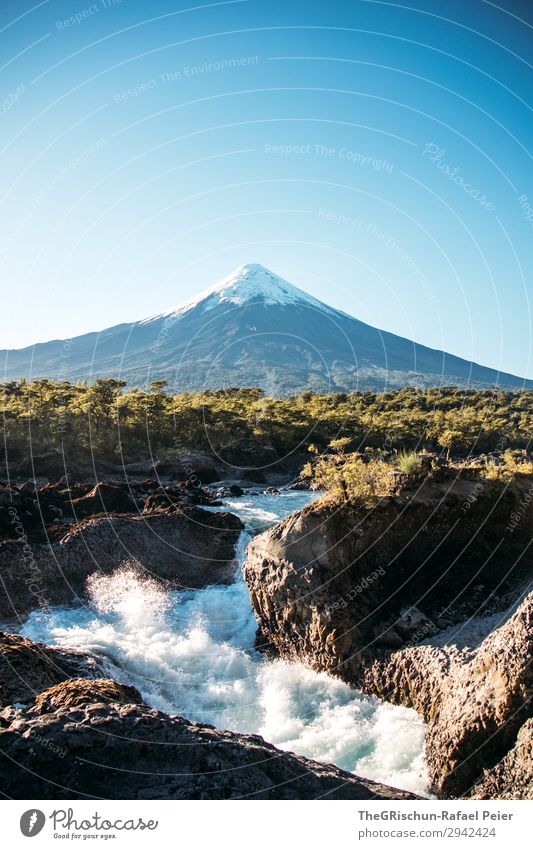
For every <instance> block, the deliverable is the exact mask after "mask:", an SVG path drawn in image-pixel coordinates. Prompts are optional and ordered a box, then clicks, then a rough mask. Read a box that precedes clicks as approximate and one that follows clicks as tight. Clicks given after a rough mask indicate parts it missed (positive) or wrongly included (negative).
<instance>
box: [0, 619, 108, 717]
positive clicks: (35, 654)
mask: <svg viewBox="0 0 533 849" xmlns="http://www.w3.org/2000/svg"><path fill="white" fill-rule="evenodd" d="M99 674H101V667H100V665H99V663H98V662H97V661H96V660H95V658H93V657H91V656H90V655H88V654H84V653H83V652H78V651H66V650H64V649H57V648H52V647H51V646H45V645H43V644H42V643H34V642H32V640H28V639H27V638H26V637H20V636H19V635H18V634H5V633H2V632H0V705H1V706H2V707H4V706H6V705H11V704H15V703H19V702H20V703H22V704H27V703H28V702H31V701H32V700H33V699H34V698H35V696H36V695H37V694H38V693H41V692H42V691H43V690H47V689H48V688H49V687H51V686H52V685H54V684H57V683H59V682H61V681H65V680H66V679H68V678H79V677H80V676H82V675H83V677H84V678H96V677H97V676H98V675H99ZM88 684H89V686H91V684H90V682H88Z"/></svg>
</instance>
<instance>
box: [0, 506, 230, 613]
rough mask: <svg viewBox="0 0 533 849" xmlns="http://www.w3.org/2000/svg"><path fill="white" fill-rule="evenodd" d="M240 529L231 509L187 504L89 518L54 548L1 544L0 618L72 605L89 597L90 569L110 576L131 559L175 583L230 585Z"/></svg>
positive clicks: (24, 544) (176, 585)
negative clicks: (39, 608)
mask: <svg viewBox="0 0 533 849" xmlns="http://www.w3.org/2000/svg"><path fill="white" fill-rule="evenodd" d="M242 528H243V524H242V522H241V521H240V519H239V518H238V517H237V516H234V515H233V514H231V513H211V512H208V511H205V510H202V509H201V508H198V507H193V506H190V505H183V506H182V507H181V509H180V510H179V511H176V512H173V513H172V514H159V513H157V514H154V515H150V514H147V515H142V516H139V515H135V516H107V517H106V516H104V517H100V518H93V519H87V520H85V521H84V522H81V523H80V524H78V525H76V526H75V527H74V528H73V530H71V531H70V532H69V533H67V534H66V535H65V536H64V537H63V538H62V539H61V540H60V541H59V542H58V543H55V544H53V545H50V546H40V547H37V546H33V547H32V546H30V545H29V544H28V542H27V541H25V540H24V539H20V540H18V541H7V542H4V543H0V574H1V578H2V586H1V588H0V618H2V619H4V621H6V620H8V621H9V620H11V619H14V618H18V617H20V616H24V615H26V614H27V613H28V612H29V611H30V610H32V609H33V608H35V607H37V606H42V605H43V604H44V605H46V604H70V603H73V602H75V601H76V600H77V599H79V598H83V597H85V592H86V581H87V578H88V576H89V575H91V574H93V573H95V572H101V573H103V574H109V573H111V572H112V571H114V570H115V569H117V568H119V567H120V565H121V564H123V563H126V562H128V563H131V562H134V563H135V564H136V565H137V568H138V569H139V570H140V571H145V572H146V573H148V574H149V575H151V576H153V577H155V578H157V579H159V580H162V581H164V582H166V584H167V585H168V586H171V587H179V588H185V587H192V588H198V587H203V586H205V585H207V584H211V583H222V584H224V583H230V582H231V581H232V580H233V577H234V573H235V564H234V559H233V558H234V548H235V543H236V541H237V539H238V537H239V534H240V532H241V530H242Z"/></svg>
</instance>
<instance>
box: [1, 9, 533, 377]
mask: <svg viewBox="0 0 533 849" xmlns="http://www.w3.org/2000/svg"><path fill="white" fill-rule="evenodd" d="M76 15H77V16H78V19H77V20H76V17H75V16H76ZM71 16H74V20H73V21H72V22H70V23H65V21H66V20H67V19H68V18H69V17H71ZM532 24H533V8H532V5H531V3H526V2H515V0H505V2H503V3H499V4H498V3H492V2H485V0H471V2H469V3H465V2H464V0H463V2H459V1H458V0H447V2H443V0H439V2H437V0H433V1H432V0H424V2H421V0H410V2H407V3H406V4H405V5H403V4H401V3H398V2H394V1H393V2H374V0H352V2H335V0H332V2H324V1H322V2H305V3H303V2H292V3H290V2H287V0H284V2H281V0H238V2H226V3H224V2H219V3H211V4H205V3H204V4H201V3H197V4H195V3H194V0H188V2H184V3H182V2H176V0H168V1H167V0H154V2H150V3H147V2H140V0H122V2H117V1H116V0H115V2H113V0H96V2H93V3H91V2H86V0H69V2H66V1H65V2H63V0H48V2H40V3H37V4H33V5H32V4H31V3H27V2H26V0H22V2H20V0H17V2H14V0H12V1H11V0H3V2H2V4H1V8H0V39H1V42H0V43H1V46H2V50H1V56H2V59H1V64H2V67H1V76H0V80H1V85H2V103H1V104H0V115H1V118H2V124H1V126H2V134H1V138H0V150H1V155H2V165H3V167H2V169H1V172H0V180H1V186H0V215H1V224H0V226H1V231H2V234H3V238H2V243H1V246H0V262H1V263H2V278H1V279H2V286H3V291H4V296H3V304H4V308H3V311H2V319H3V320H2V322H1V324H0V347H2V348H3V347H17V348H18V347H22V346H24V345H28V344H31V343H33V342H36V341H45V340H48V339H52V338H58V337H60V338H63V337H71V336H74V335H77V334H80V333H83V332H86V331H91V330H97V329H102V328H104V327H108V326H111V325H113V324H117V323H120V322H125V321H126V322H127V321H134V320H136V319H141V318H144V317H146V316H149V315H151V314H154V313H159V312H161V311H163V310H166V309H169V308H171V307H172V306H173V305H177V304H179V303H180V302H181V301H182V300H185V299H186V298H189V297H190V296H192V295H194V294H195V293H196V292H198V291H199V290H200V289H202V288H204V287H206V286H208V285H211V284H212V283H214V282H216V281H217V280H218V279H220V278H221V277H223V276H225V275H226V274H227V273H229V272H230V271H232V270H233V269H234V268H235V267H236V266H238V265H241V264H242V263H247V262H259V263H262V264H263V265H266V266H267V267H269V268H270V269H272V270H273V271H275V272H277V273H279V274H281V275H282V276H284V277H286V278H288V279H289V280H290V281H291V282H293V283H294V284H296V285H298V286H301V287H302V288H304V289H305V290H307V291H308V292H310V293H312V294H313V295H315V296H316V297H318V298H321V299H322V300H324V301H326V302H327V303H329V304H332V305H333V306H336V307H338V308H341V309H343V310H345V311H346V312H349V313H351V314H353V315H355V316H357V317H358V318H360V319H362V320H363V321H366V322H369V323H370V324H373V325H376V326H378V327H380V328H383V329H385V330H389V331H392V332H394V333H398V334H400V335H402V336H406V337H409V338H413V339H415V340H416V341H419V342H422V343H424V344H426V345H430V346H432V347H437V348H444V349H445V350H448V351H451V352H452V353H454V354H458V355H460V356H462V357H466V358H467V359H474V360H476V361H478V362H481V363H483V364H486V365H489V366H492V367H494V368H499V369H501V370H504V371H510V372H514V373H516V374H520V375H524V376H527V377H530V378H531V377H533V365H532V362H533V360H532V357H531V350H530V347H531V312H530V301H529V296H530V294H531V289H532V285H531V283H532V270H533V239H532V235H533V185H532V167H531V153H530V151H529V149H528V148H529V140H530V138H531V127H532V122H531V104H530V99H531V98H530V93H531V88H532V86H531V69H532V66H531V64H530V63H531V61H532V53H533V51H532V46H533V28H532ZM235 60H237V61H235ZM241 60H242V62H241ZM216 63H222V64H223V65H224V63H226V64H227V65H232V67H222V68H221V69H219V68H218V66H217V64H216ZM210 65H211V67H210ZM528 131H529V132H528ZM429 146H431V147H429ZM276 148H277V149H276ZM289 148H292V149H293V152H288V149H289ZM294 148H297V149H296V150H295V149H294ZM437 150H438V151H440V152H439V153H438V154H437V153H436V151H437ZM455 169H457V170H455ZM446 170H447V171H448V173H446ZM450 172H451V173H450ZM458 178H462V179H463V180H464V183H466V184H467V185H468V186H469V187H471V188H472V190H475V191H476V192H477V193H478V194H477V197H473V196H472V195H470V194H468V193H467V192H466V191H465V189H464V188H463V187H462V186H461V185H459V184H458V183H457V179H458ZM524 196H526V197H527V201H525V200H524V199H523V198H524ZM480 198H484V199H485V200H484V202H483V203H482V202H481V201H480ZM521 198H522V200H520V199H521ZM526 203H529V204H530V207H531V212H530V218H531V219H532V220H528V207H527V206H526Z"/></svg>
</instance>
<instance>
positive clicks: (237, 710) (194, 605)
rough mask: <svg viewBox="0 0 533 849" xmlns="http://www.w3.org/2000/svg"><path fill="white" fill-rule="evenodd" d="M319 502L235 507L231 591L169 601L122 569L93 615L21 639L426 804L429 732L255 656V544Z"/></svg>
mask: <svg viewBox="0 0 533 849" xmlns="http://www.w3.org/2000/svg"><path fill="white" fill-rule="evenodd" d="M310 498H311V496H310V494H309V493H304V492H284V493H282V494H280V495H258V496H255V497H251V496H245V497H243V498H239V499H234V500H231V501H226V502H225V505H224V509H229V510H231V511H232V512H234V513H237V514H238V515H240V516H241V518H242V519H243V521H245V522H246V523H247V526H248V530H247V531H246V532H243V534H242V535H241V538H240V540H239V544H238V547H237V551H236V560H237V561H238V568H237V569H236V579H235V582H234V583H233V584H231V585H230V586H209V587H207V588H205V589H203V590H197V591H194V592H184V593H180V592H170V593H165V592H164V591H162V590H161V588H160V587H159V586H158V585H157V584H156V583H155V582H154V581H153V580H151V579H150V578H148V577H146V576H144V575H142V574H139V572H138V571H137V570H136V569H135V567H133V566H122V567H121V568H120V569H118V570H117V572H115V573H114V574H113V575H111V576H101V575H95V576H93V578H92V580H91V581H90V595H91V604H88V605H85V606H81V607H76V608H66V607H56V608H52V609H51V610H48V611H36V612H34V613H32V614H31V615H30V616H29V618H28V620H27V621H26V623H25V625H24V627H23V628H22V633H23V634H24V635H25V636H27V637H30V638H31V639H33V640H40V641H41V642H45V643H50V644H53V645H60V646H64V647H66V646H68V647H75V648H78V649H83V650H85V651H89V652H92V653H93V654H94V655H97V656H99V657H101V658H104V659H105V660H106V664H107V665H108V666H109V674H110V675H111V676H113V677H115V678H116V679H118V680H120V681H122V682H125V683H129V684H133V685H135V686H136V687H137V688H138V689H139V690H140V691H141V693H142V695H143V697H144V699H145V700H146V702H147V703H148V704H150V705H151V706H153V707H156V708H158V709H160V710H164V711H166V712H168V713H172V714H180V715H182V716H185V717H187V718H188V719H192V720H196V721H198V722H206V723H210V724H211V725H215V726H218V727H220V728H226V729H230V730H232V731H242V732H248V733H256V734H260V735H261V736H262V737H264V738H265V740H268V741H269V742H271V743H273V744H274V745H276V746H278V747H279V748H281V749H286V750H290V751H294V752H297V753H298V754H302V755H306V756H308V757H311V758H314V759H316V760H321V761H328V762H332V763H335V764H337V765H338V766H339V767H342V768H343V769H346V770H349V771H350V772H355V773H357V774H359V775H362V776H365V777H367V778H372V779H374V780H377V781H382V782H384V783H386V784H390V785H392V786H396V787H400V788H402V789H406V790H412V791H414V792H417V793H420V794H426V793H427V776H426V772H425V765H424V758H423V742H424V731H425V726H424V722H423V720H422V719H421V718H420V717H419V716H418V715H417V714H416V713H415V712H414V711H412V710H409V709H407V708H402V707H394V706H392V705H389V704H387V703H384V702H380V701H379V700H378V699H375V698H372V697H369V696H365V695H363V694H361V693H359V692H358V691H356V690H353V689H352V688H350V687H349V686H348V685H346V684H344V683H343V682H342V681H340V680H338V679H335V678H333V677H331V676H329V675H326V674H325V673H317V672H313V671H311V670H309V669H307V668H306V667H305V666H304V665H303V664H301V663H286V662H284V661H281V660H272V659H268V658H266V657H265V656H264V655H262V654H260V653H259V652H257V651H256V650H255V649H254V637H255V633H256V627H257V623H256V620H255V617H254V614H253V611H252V609H251V606H250V600H249V597H248V591H247V587H246V584H245V583H244V581H243V579H242V576H241V569H240V566H241V565H242V562H243V560H244V556H245V551H246V545H247V544H248V542H249V540H250V533H252V532H253V531H254V530H256V529H264V528H265V527H268V526H269V525H271V524H274V523H275V522H277V521H279V520H280V519H281V518H283V517H284V516H286V515H288V514H289V513H291V512H292V511H294V510H296V509H298V508H300V507H302V506H303V505H304V504H306V503H307V502H308V501H309V500H310Z"/></svg>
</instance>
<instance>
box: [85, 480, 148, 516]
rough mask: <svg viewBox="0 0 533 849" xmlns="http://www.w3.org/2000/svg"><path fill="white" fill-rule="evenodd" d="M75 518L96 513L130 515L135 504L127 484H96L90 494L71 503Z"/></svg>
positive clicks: (134, 508) (135, 507) (134, 509)
mask: <svg viewBox="0 0 533 849" xmlns="http://www.w3.org/2000/svg"><path fill="white" fill-rule="evenodd" d="M71 507H72V512H73V513H74V516H75V517H76V518H84V517H85V516H95V515H97V514H98V513H131V512H135V511H136V510H137V504H136V502H135V499H134V498H133V496H132V494H131V492H130V489H129V487H128V485H127V484H113V483H97V484H96V486H94V487H93V488H92V489H91V491H90V492H88V493H87V494H86V495H82V496H81V497H80V498H74V499H72V502H71Z"/></svg>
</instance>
